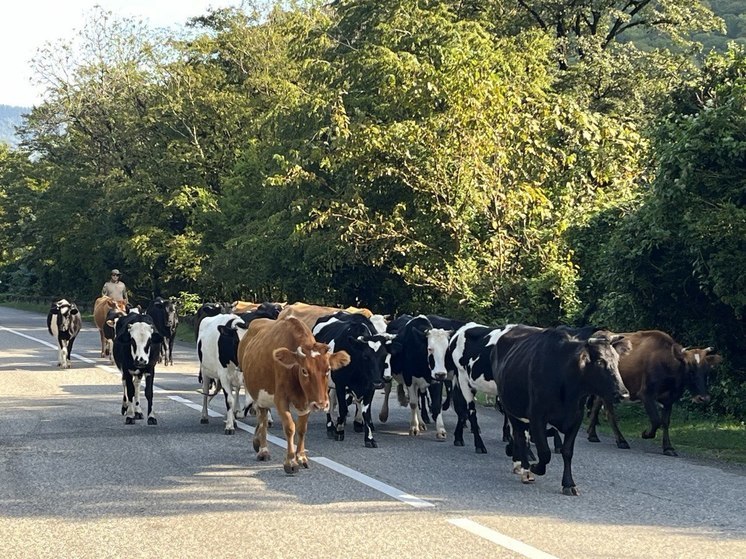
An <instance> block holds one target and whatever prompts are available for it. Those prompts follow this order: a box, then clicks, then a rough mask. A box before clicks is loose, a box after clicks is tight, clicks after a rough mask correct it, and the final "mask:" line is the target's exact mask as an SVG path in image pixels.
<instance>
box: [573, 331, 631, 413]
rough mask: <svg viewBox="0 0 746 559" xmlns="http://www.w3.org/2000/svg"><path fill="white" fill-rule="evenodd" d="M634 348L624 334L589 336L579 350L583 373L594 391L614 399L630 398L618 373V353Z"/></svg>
mask: <svg viewBox="0 0 746 559" xmlns="http://www.w3.org/2000/svg"><path fill="white" fill-rule="evenodd" d="M631 349H632V346H631V344H630V342H629V340H625V339H624V336H622V335H618V334H617V335H612V336H605V335H604V336H598V335H594V336H592V337H590V338H588V340H587V341H586V342H585V343H584V345H583V348H582V349H581V351H580V354H579V362H580V371H581V375H582V376H583V379H584V380H585V381H586V382H587V384H588V386H589V387H590V388H591V392H593V393H594V394H597V395H598V396H601V397H602V398H604V399H606V400H608V401H611V402H618V401H619V400H622V399H625V400H626V399H628V398H629V391H628V390H627V387H626V386H624V382H622V376H621V375H620V374H619V356H620V355H624V354H625V353H628V352H629V351H631Z"/></svg>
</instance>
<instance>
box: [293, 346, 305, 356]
mask: <svg viewBox="0 0 746 559" xmlns="http://www.w3.org/2000/svg"><path fill="white" fill-rule="evenodd" d="M295 353H296V354H298V356H299V357H305V356H306V354H305V353H303V348H302V347H301V346H298V349H296V350H295Z"/></svg>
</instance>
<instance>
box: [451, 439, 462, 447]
mask: <svg viewBox="0 0 746 559" xmlns="http://www.w3.org/2000/svg"><path fill="white" fill-rule="evenodd" d="M453 446H464V441H457V440H456V439H454V440H453Z"/></svg>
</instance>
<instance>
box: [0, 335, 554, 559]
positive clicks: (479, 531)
mask: <svg viewBox="0 0 746 559" xmlns="http://www.w3.org/2000/svg"><path fill="white" fill-rule="evenodd" d="M0 330H5V331H6V332H10V333H12V334H16V335H17V336H21V337H22V338H27V339H29V340H32V341H35V342H38V343H40V344H42V345H45V346H47V347H51V348H52V349H55V350H56V349H58V348H57V345H56V344H52V343H49V342H46V341H44V340H40V339H39V338H34V337H33V336H29V335H27V334H23V333H21V332H18V331H16V330H12V329H11V328H6V327H4V326H0ZM72 356H73V357H75V358H76V359H78V360H80V361H83V362H84V363H88V364H91V365H94V366H95V367H97V368H99V369H102V370H104V371H106V372H109V373H114V374H116V373H118V372H119V371H118V370H116V369H114V368H113V367H110V366H107V365H99V364H97V363H96V362H95V361H93V360H92V359H88V358H87V357H83V356H82V355H78V354H76V353H73V354H72ZM153 391H154V392H157V393H159V394H164V395H165V396H166V397H167V398H169V399H171V400H173V401H174V402H178V403H179V404H182V405H184V406H187V407H189V408H192V409H194V410H197V411H202V406H201V405H200V404H196V403H194V402H192V401H191V400H188V399H186V398H183V397H182V396H178V395H175V394H169V393H168V390H165V389H163V388H160V387H159V386H156V385H153ZM207 413H208V414H209V415H210V417H225V416H224V414H222V413H219V412H216V411H214V410H211V409H208V410H207ZM236 427H237V428H239V429H241V430H243V431H247V432H249V433H251V434H253V433H254V432H255V431H256V429H255V428H254V427H252V426H251V425H247V424H246V423H243V422H241V421H236ZM267 440H268V441H269V442H271V443H272V444H275V445H277V446H279V447H280V448H282V449H286V448H287V444H286V442H285V440H284V439H281V438H279V437H275V436H274V435H270V434H267ZM310 460H311V461H312V462H316V463H317V464H320V465H322V466H324V467H326V468H329V469H330V470H333V471H335V472H337V473H340V474H342V475H344V476H347V477H349V478H350V479H354V480H355V481H357V482H359V483H362V484H363V485H367V486H368V487H370V488H372V489H375V490H376V491H379V492H381V493H383V494H384V495H388V496H389V497H391V498H393V499H396V500H397V501H400V502H402V503H404V504H407V505H409V506H411V507H414V508H427V507H434V506H435V504H434V503H431V502H429V501H426V500H424V499H420V498H419V497H415V496H414V495H410V494H408V493H405V492H404V491H401V490H400V489H397V488H396V487H393V486H391V485H388V484H386V483H383V482H382V481H378V480H377V479H374V478H372V477H370V476H367V475H365V474H363V473H362V472H358V471H357V470H353V469H352V468H348V467H347V466H344V465H342V464H340V463H338V462H335V461H334V460H330V459H329V458H324V457H323V456H317V457H311V458H310ZM448 522H449V523H450V524H453V525H454V526H458V527H459V528H461V529H463V530H466V531H467V532H470V533H472V534H474V535H475V536H479V537H480V538H484V539H486V540H489V541H491V542H492V543H495V544H497V545H499V546H501V547H504V548H505V549H509V550H511V551H514V552H516V553H518V554H520V555H523V556H524V557H528V558H529V559H557V558H556V557H555V556H554V555H550V554H549V553H545V552H543V551H541V550H539V549H536V548H535V547H531V546H530V545H528V544H525V543H523V542H521V541H519V540H516V539H513V538H511V537H510V536H506V535H505V534H501V533H500V532H498V531H496V530H492V529H491V528H487V527H486V526H482V525H481V524H478V523H477V522H474V521H473V520H469V519H468V518H452V519H450V520H448Z"/></svg>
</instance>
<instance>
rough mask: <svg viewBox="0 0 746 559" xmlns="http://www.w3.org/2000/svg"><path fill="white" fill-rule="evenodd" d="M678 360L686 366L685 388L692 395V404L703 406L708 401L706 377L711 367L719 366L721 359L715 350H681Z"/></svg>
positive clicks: (709, 348)
mask: <svg viewBox="0 0 746 559" xmlns="http://www.w3.org/2000/svg"><path fill="white" fill-rule="evenodd" d="M679 359H680V360H681V361H683V362H684V365H685V366H686V386H687V388H688V389H689V391H690V392H691V393H692V394H694V397H693V398H692V402H694V403H695V404H704V403H707V402H709V401H710V395H709V394H708V392H707V384H708V376H709V374H710V371H711V370H712V368H713V367H716V366H718V365H719V364H720V362H721V361H722V360H723V358H722V357H721V356H720V355H718V354H717V353H715V348H712V347H707V348H705V349H688V348H687V349H682V350H681V352H680V356H679Z"/></svg>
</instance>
